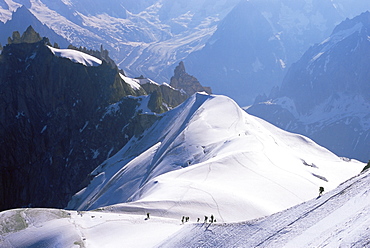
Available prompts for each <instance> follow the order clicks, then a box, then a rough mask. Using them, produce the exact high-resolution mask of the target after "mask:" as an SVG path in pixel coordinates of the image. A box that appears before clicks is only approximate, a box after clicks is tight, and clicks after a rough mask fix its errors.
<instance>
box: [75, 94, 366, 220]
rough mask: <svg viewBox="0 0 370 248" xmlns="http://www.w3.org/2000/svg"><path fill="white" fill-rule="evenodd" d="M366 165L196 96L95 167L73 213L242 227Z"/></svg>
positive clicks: (231, 105) (224, 102)
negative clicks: (206, 220)
mask: <svg viewBox="0 0 370 248" xmlns="http://www.w3.org/2000/svg"><path fill="white" fill-rule="evenodd" d="M363 166H364V164H363V163H360V162H358V161H355V160H351V161H349V160H346V161H344V160H342V159H340V158H338V157H337V156H335V155H334V154H333V153H331V152H330V151H328V150H326V149H325V148H323V147H320V146H318V145H317V144H315V143H314V142H313V141H311V140H310V139H308V138H305V137H303V136H300V135H296V134H291V133H288V132H285V131H282V130H280V129H278V128H276V127H274V126H272V125H270V124H268V123H266V122H265V121H263V120H261V119H259V118H256V117H253V116H251V115H248V114H247V113H246V112H245V111H243V110H242V109H241V108H239V106H238V105H237V104H236V103H235V102H234V101H233V100H231V99H230V98H228V97H225V96H215V95H213V96H209V95H206V94H199V93H198V94H195V95H193V96H192V97H191V98H189V99H188V100H187V101H186V102H185V103H184V104H182V105H180V106H179V107H177V108H175V109H174V110H172V111H169V112H167V113H166V114H164V115H163V117H162V119H161V120H160V121H158V122H157V123H156V124H154V125H153V126H152V128H151V129H149V130H147V131H146V132H145V133H144V134H143V135H142V136H141V137H136V138H133V139H132V140H130V142H129V143H128V144H127V145H126V146H125V147H124V148H123V149H122V150H121V151H119V152H118V153H117V154H116V155H114V156H113V157H112V158H110V159H109V160H107V161H106V162H105V163H103V164H102V165H101V166H99V167H98V168H96V169H95V170H94V171H93V172H92V175H95V178H94V179H93V180H92V181H91V183H90V185H89V186H88V187H87V188H85V189H83V190H81V191H80V192H79V193H77V194H76V195H75V196H74V198H73V199H72V200H71V202H70V203H69V205H68V208H70V209H78V210H92V209H97V208H103V209H104V208H105V207H107V206H110V207H109V209H111V211H120V212H122V211H123V212H125V211H137V209H141V211H142V212H146V211H149V212H151V213H153V214H155V215H157V216H158V217H164V218H175V219H180V218H181V216H183V215H185V216H189V217H190V219H192V220H195V219H197V218H202V217H203V216H205V215H210V214H213V215H214V216H215V217H216V219H217V220H218V222H221V223H222V222H240V221H245V220H251V219H255V218H260V217H263V216H267V215H270V214H273V213H276V212H278V211H281V210H284V209H287V208H289V207H292V206H294V205H296V204H299V203H301V202H304V201H307V200H310V199H312V198H314V197H316V196H317V195H318V189H319V187H320V186H323V187H325V189H326V190H331V189H334V188H335V187H337V186H338V185H339V184H340V183H341V182H343V181H345V180H347V179H348V178H350V177H352V176H354V175H356V174H357V173H359V172H360V170H361V169H362V168H363Z"/></svg>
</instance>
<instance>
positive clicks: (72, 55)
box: [48, 46, 102, 66]
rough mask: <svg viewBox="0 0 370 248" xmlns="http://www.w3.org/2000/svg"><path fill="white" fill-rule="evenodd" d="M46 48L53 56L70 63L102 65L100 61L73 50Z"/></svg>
mask: <svg viewBox="0 0 370 248" xmlns="http://www.w3.org/2000/svg"><path fill="white" fill-rule="evenodd" d="M48 48H49V49H50V51H51V52H52V53H53V54H54V55H55V56H58V57H62V58H67V59H70V60H71V61H73V62H75V63H80V64H83V65H84V66H99V65H101V64H102V61H101V60H100V59H98V58H96V57H93V56H91V55H89V54H86V53H83V52H80V51H76V50H73V49H58V48H54V47H50V46H48Z"/></svg>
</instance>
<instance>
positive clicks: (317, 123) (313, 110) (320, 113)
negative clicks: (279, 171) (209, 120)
mask: <svg viewBox="0 0 370 248" xmlns="http://www.w3.org/2000/svg"><path fill="white" fill-rule="evenodd" d="M369 18H370V13H369V12H366V13H363V14H361V15H360V16H357V17H355V18H353V19H350V20H346V21H344V22H342V23H341V24H340V25H338V26H337V27H336V28H335V29H334V31H333V33H332V35H331V36H330V37H329V38H328V39H326V40H324V41H323V42H322V43H320V44H317V45H315V46H313V47H311V48H310V49H309V50H308V51H307V52H306V53H305V54H304V55H303V56H302V58H301V59H300V60H299V61H298V62H297V63H295V64H293V65H292V67H291V69H290V70H289V72H288V73H287V75H286V77H285V78H284V81H283V84H282V87H281V89H280V90H279V91H278V92H276V91H275V92H273V93H272V94H271V96H270V98H265V99H264V100H263V101H260V102H258V103H256V104H254V105H253V106H252V107H251V108H249V109H248V110H247V111H248V112H249V113H251V114H254V115H257V116H259V117H262V118H264V119H265V120H267V121H269V122H271V123H274V124H275V125H277V126H279V127H281V128H283V129H285V130H289V131H292V132H298V133H301V134H303V135H307V136H308V137H310V138H312V139H314V140H315V141H316V142H318V143H319V144H321V145H323V146H325V147H327V148H329V149H330V150H332V151H334V152H335V153H336V154H338V155H340V156H346V157H353V158H357V159H360V160H362V161H367V160H368V159H369V158H370V149H369V145H370V115H369V113H370V98H369V92H370V86H369V83H368V79H369V77H370V75H369V69H368V64H369V62H370V61H369V51H370V42H369V40H368V37H369V35H370V33H369V30H370V22H369Z"/></svg>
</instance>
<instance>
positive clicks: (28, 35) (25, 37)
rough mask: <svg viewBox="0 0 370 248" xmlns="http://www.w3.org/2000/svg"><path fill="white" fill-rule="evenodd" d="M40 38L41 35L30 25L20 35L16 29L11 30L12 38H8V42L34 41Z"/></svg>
mask: <svg viewBox="0 0 370 248" xmlns="http://www.w3.org/2000/svg"><path fill="white" fill-rule="evenodd" d="M41 40H42V38H41V36H40V35H39V34H38V33H37V32H36V31H35V30H34V29H33V27H32V26H31V25H30V26H28V28H27V29H26V31H25V32H24V33H23V34H22V36H20V33H19V32H18V31H15V32H13V35H12V38H10V37H9V38H8V44H19V43H35V42H39V41H41Z"/></svg>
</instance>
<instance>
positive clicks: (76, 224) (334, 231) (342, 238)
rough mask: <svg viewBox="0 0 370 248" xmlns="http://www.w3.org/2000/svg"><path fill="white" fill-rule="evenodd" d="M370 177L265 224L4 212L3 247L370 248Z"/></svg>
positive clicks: (0, 221)
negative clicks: (182, 221) (369, 247)
mask: <svg viewBox="0 0 370 248" xmlns="http://www.w3.org/2000/svg"><path fill="white" fill-rule="evenodd" d="M369 185H370V174H369V172H365V173H363V174H360V175H358V176H356V177H354V178H352V179H350V180H348V181H346V182H345V183H343V184H341V185H339V187H338V188H336V189H334V190H333V191H330V192H327V193H325V194H324V195H323V196H321V197H317V198H316V199H312V200H310V201H308V202H305V203H302V204H300V205H297V206H294V207H292V208H290V209H288V210H285V211H282V212H279V213H276V214H274V215H271V216H268V217H266V218H261V219H255V220H252V221H247V222H240V223H217V222H216V223H212V224H211V223H209V222H207V223H204V222H203V220H202V221H201V222H200V223H196V222H195V221H194V220H191V221H190V222H186V223H184V224H182V223H181V221H180V219H173V218H163V217H159V216H158V212H156V211H155V212H154V214H152V213H150V218H149V219H148V218H147V216H146V213H147V212H145V211H143V209H135V208H132V209H130V210H131V211H132V212H129V211H125V212H110V211H112V209H113V208H110V207H108V208H106V209H101V210H100V211H87V212H84V211H66V210H58V209H15V210H9V211H4V212H1V213H0V227H1V228H0V246H1V247H4V248H10V247H39V248H44V247H45V248H46V247H110V248H114V247H138V248H140V247H146V248H147V247H177V248H181V247H186V248H191V247H228V248H230V247H269V248H271V247H279V248H280V247H333V248H334V247H335V248H336V247H361V248H363V247H368V245H369V244H370V240H369V235H368V231H369V225H370V218H368V216H369V214H370V213H369V209H370V188H369Z"/></svg>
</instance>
